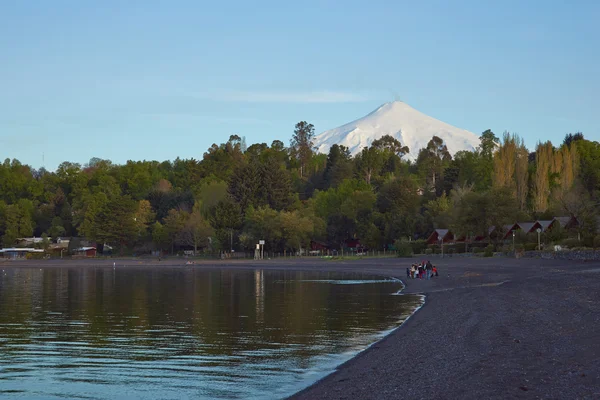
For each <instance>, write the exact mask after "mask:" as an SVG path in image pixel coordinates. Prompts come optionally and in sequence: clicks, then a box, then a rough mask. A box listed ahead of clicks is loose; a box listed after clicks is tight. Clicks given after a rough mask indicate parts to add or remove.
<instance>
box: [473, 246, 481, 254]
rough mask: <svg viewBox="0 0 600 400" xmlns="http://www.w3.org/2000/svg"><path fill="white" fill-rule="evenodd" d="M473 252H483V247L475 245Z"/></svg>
mask: <svg viewBox="0 0 600 400" xmlns="http://www.w3.org/2000/svg"><path fill="white" fill-rule="evenodd" d="M473 253H476V254H479V253H483V248H481V247H473Z"/></svg>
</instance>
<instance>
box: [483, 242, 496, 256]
mask: <svg viewBox="0 0 600 400" xmlns="http://www.w3.org/2000/svg"><path fill="white" fill-rule="evenodd" d="M483 256H484V257H493V256H494V245H493V244H490V245H488V246H487V247H486V248H485V251H484V252H483Z"/></svg>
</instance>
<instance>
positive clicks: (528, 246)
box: [524, 243, 537, 251]
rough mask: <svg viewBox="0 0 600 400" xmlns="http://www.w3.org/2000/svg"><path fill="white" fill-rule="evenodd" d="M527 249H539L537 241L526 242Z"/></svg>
mask: <svg viewBox="0 0 600 400" xmlns="http://www.w3.org/2000/svg"><path fill="white" fill-rule="evenodd" d="M524 246H525V251H534V250H537V243H525V245H524Z"/></svg>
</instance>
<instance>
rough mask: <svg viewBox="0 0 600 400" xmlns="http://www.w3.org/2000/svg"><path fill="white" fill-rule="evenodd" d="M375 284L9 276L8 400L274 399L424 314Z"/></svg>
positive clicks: (164, 275) (347, 279) (201, 272)
mask: <svg viewBox="0 0 600 400" xmlns="http://www.w3.org/2000/svg"><path fill="white" fill-rule="evenodd" d="M401 286H402V285H401V283H400V281H397V280H394V279H392V278H385V277H374V276H372V275H363V274H359V273H356V274H348V273H331V272H299V271H287V270H285V271H284V270H281V271H274V270H255V271H253V270H219V269H205V268H203V267H186V268H184V267H182V268H156V267H147V268H145V269H144V268H142V267H122V268H119V267H117V268H116V269H113V268H94V267H78V268H45V269H43V270H40V269H38V268H6V269H4V271H2V272H1V275H0V398H2V399H65V398H68V399H111V400H115V399H188V398H189V399H192V398H193V399H199V398H211V399H212V398H222V399H236V398H239V399H246V398H258V399H262V398H264V399H272V398H282V397H285V396H287V395H291V394H293V393H295V392H296V391H298V390H300V389H302V388H304V387H306V386H308V385H310V384H312V383H314V382H315V381H317V380H318V379H320V378H322V377H323V376H325V375H326V374H328V373H330V372H332V371H333V369H334V368H335V367H336V366H337V365H339V364H340V363H342V362H344V361H346V360H348V359H349V358H351V357H352V356H354V355H355V354H356V353H357V352H359V351H361V350H362V349H365V348H366V347H368V345H370V344H372V343H373V342H375V341H376V340H377V339H378V338H380V337H381V336H382V335H383V334H384V333H386V332H388V331H389V330H390V329H393V328H395V327H397V326H398V325H399V324H400V323H401V321H403V320H404V319H405V318H406V317H407V316H409V315H410V313H411V312H412V311H413V310H414V309H415V307H417V306H419V305H420V303H421V298H420V297H418V296H403V295H397V294H398V291H399V290H400V289H401Z"/></svg>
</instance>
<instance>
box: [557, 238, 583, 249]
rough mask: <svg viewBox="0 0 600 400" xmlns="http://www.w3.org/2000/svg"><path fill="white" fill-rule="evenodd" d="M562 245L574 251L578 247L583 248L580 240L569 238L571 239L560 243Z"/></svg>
mask: <svg viewBox="0 0 600 400" xmlns="http://www.w3.org/2000/svg"><path fill="white" fill-rule="evenodd" d="M560 245H561V246H562V247H566V248H568V249H574V248H576V247H579V246H581V242H580V241H579V240H577V239H576V238H569V239H564V240H562V241H561V242H560Z"/></svg>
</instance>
